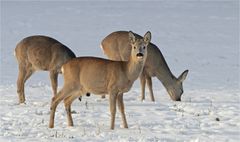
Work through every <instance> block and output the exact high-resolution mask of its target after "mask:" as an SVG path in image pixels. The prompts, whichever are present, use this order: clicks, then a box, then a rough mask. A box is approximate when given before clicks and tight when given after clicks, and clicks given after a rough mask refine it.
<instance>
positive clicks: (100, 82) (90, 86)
mask: <svg viewBox="0 0 240 142" xmlns="http://www.w3.org/2000/svg"><path fill="white" fill-rule="evenodd" d="M129 38H130V41H132V42H131V45H132V48H131V56H130V59H129V60H128V61H111V60H107V59H102V58H97V57H79V58H76V59H72V60H70V61H68V62H67V63H66V64H64V65H63V66H62V71H63V77H64V86H63V88H62V89H61V91H60V92H59V93H58V95H56V96H55V97H54V98H53V99H52V104H51V113H50V122H49V127H50V128H53V127H54V115H55V111H56V107H57V105H58V104H59V103H60V102H61V101H62V100H64V104H65V108H66V111H67V118H68V125H69V126H73V120H72V116H71V104H72V102H73V100H75V99H76V98H78V97H79V96H82V95H84V94H86V93H87V92H90V93H94V94H98V95H102V94H109V103H110V112H111V126H110V127H111V129H114V123H115V114H116V103H118V108H119V111H120V112H121V116H122V121H123V126H124V128H127V127H128V125H127V121H126V117H125V112H124V103H123V93H125V92H128V91H129V90H130V88H131V87H132V84H133V82H134V81H135V80H136V79H137V78H138V77H139V75H140V74H141V72H142V69H143V66H144V63H145V60H146V58H147V45H148V43H149V42H150V39H151V34H150V32H147V33H146V34H145V36H144V38H135V36H134V35H133V33H132V32H129ZM139 55H143V56H141V58H140V56H139Z"/></svg>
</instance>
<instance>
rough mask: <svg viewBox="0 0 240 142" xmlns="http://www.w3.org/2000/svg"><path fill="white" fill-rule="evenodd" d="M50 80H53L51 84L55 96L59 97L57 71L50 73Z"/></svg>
mask: <svg viewBox="0 0 240 142" xmlns="http://www.w3.org/2000/svg"><path fill="white" fill-rule="evenodd" d="M49 75H50V79H51V84H52V90H53V94H54V96H56V95H57V86H58V72H57V71H55V70H51V71H50V74H49Z"/></svg>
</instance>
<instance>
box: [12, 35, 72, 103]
mask: <svg viewBox="0 0 240 142" xmlns="http://www.w3.org/2000/svg"><path fill="white" fill-rule="evenodd" d="M14 54H15V56H16V58H17V61H18V67H19V73H18V80H17V93H18V97H19V103H24V102H25V93H24V84H25V82H26V81H27V79H28V78H29V77H30V76H31V75H32V74H33V73H34V72H35V71H38V70H44V71H49V72H50V79H51V84H52V89H53V94H54V95H56V94H57V78H58V73H60V69H61V66H62V65H63V63H65V62H66V61H68V60H69V59H71V58H75V57H76V56H75V54H74V53H73V52H72V51H71V50H70V49H69V48H68V47H66V46H65V45H63V44H62V43H60V42H59V41H57V40H55V39H53V38H51V37H47V36H38V35H37V36H30V37H26V38H24V39H23V40H22V41H20V42H19V43H18V44H17V47H16V48H15V52H14Z"/></svg>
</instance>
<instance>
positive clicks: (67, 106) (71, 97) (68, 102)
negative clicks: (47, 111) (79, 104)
mask: <svg viewBox="0 0 240 142" xmlns="http://www.w3.org/2000/svg"><path fill="white" fill-rule="evenodd" d="M83 94H84V93H81V91H79V90H76V91H74V92H72V93H71V95H69V96H68V97H67V98H65V99H64V105H65V110H66V112H67V120H68V126H73V119H72V112H71V105H72V102H73V101H74V100H75V99H77V98H79V96H81V95H83Z"/></svg>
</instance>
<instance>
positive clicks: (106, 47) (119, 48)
mask: <svg viewBox="0 0 240 142" xmlns="http://www.w3.org/2000/svg"><path fill="white" fill-rule="evenodd" d="M135 36H136V37H138V38H141V36H140V35H138V34H135ZM101 48H102V49H103V51H104V53H105V55H107V57H108V58H109V59H111V60H116V61H128V60H129V57H130V53H131V46H130V42H129V40H128V32H126V31H117V32H113V33H111V34H109V35H108V36H107V37H105V38H104V39H103V40H102V43H101ZM148 55H149V56H148V57H147V59H146V63H145V67H144V69H143V72H142V74H141V76H140V81H141V87H142V98H141V99H142V100H144V99H145V84H146V83H147V85H148V88H149V91H150V96H151V100H152V101H155V99H154V95H153V89H152V79H151V77H155V76H156V77H157V78H158V79H159V80H160V81H161V82H162V84H163V85H164V87H165V88H166V90H167V91H168V93H169V95H170V97H171V99H172V100H174V101H180V100H181V95H182V93H183V87H182V82H183V81H184V79H185V78H186V76H187V73H188V70H186V71H184V72H183V73H182V74H181V75H180V76H179V77H178V78H176V77H175V76H174V75H173V74H172V72H171V71H170V69H169V67H168V65H167V63H166V61H165V59H164V57H163V55H162V53H161V51H160V50H159V49H158V47H157V46H156V45H154V44H152V43H150V44H149V45H148Z"/></svg>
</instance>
